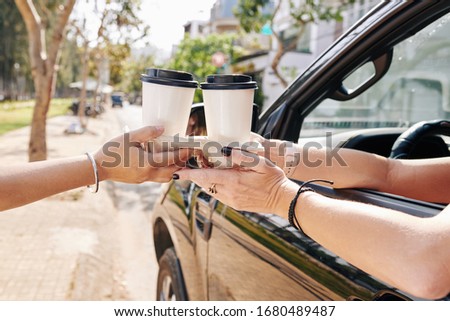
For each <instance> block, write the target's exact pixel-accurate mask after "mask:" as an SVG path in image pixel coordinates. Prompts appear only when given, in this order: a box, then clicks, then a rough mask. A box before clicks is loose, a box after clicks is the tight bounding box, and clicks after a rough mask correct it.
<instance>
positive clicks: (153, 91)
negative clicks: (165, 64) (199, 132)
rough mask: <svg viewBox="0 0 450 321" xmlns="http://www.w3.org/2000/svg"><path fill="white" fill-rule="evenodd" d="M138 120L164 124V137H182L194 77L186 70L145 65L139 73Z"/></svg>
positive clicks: (157, 124) (152, 124)
mask: <svg viewBox="0 0 450 321" xmlns="http://www.w3.org/2000/svg"><path fill="white" fill-rule="evenodd" d="M141 81H142V121H143V125H145V126H164V128H165V130H164V137H168V136H177V135H178V136H180V137H185V134H186V128H187V125H188V119H189V113H190V110H191V105H192V101H193V99H194V93H195V89H196V88H197V87H198V83H197V81H195V80H194V77H193V76H192V74H190V73H187V72H181V71H175V70H166V69H157V68H148V69H147V70H146V73H145V74H142V75H141Z"/></svg>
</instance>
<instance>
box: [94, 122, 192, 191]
mask: <svg viewBox="0 0 450 321" xmlns="http://www.w3.org/2000/svg"><path fill="white" fill-rule="evenodd" d="M163 131H164V128H163V127H151V126H147V127H143V128H140V129H138V130H135V131H131V132H129V133H125V134H123V135H120V136H118V137H116V138H114V139H112V140H110V141H109V142H107V143H106V144H104V145H103V147H102V148H101V149H100V150H98V151H97V152H96V153H95V155H94V158H95V161H96V163H97V166H98V170H99V179H100V180H113V181H119V182H125V183H142V182H145V181H153V182H168V181H170V180H171V179H172V174H173V173H174V172H175V171H177V170H179V169H180V168H181V167H184V166H185V163H186V161H187V160H188V158H189V157H190V155H191V154H192V151H191V150H189V149H179V150H174V151H167V152H147V148H146V144H147V143H148V142H149V141H152V140H154V139H155V138H157V137H159V136H160V135H161V134H162V133H163Z"/></svg>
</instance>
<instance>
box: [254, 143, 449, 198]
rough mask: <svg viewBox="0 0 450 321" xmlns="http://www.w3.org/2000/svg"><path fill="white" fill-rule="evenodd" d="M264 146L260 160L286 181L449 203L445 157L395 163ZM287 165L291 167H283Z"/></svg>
mask: <svg viewBox="0 0 450 321" xmlns="http://www.w3.org/2000/svg"><path fill="white" fill-rule="evenodd" d="M261 139H262V138H261ZM263 145H264V147H265V152H264V155H262V153H261V156H265V157H268V158H269V159H270V160H271V161H273V162H274V163H275V164H277V165H278V166H280V167H281V168H282V169H283V170H284V171H285V173H286V174H287V176H288V177H289V178H294V179H297V180H309V179H314V178H323V179H329V180H332V181H334V182H335V184H334V187H335V188H370V189H374V190H379V191H382V192H387V193H393V194H398V195H403V196H406V197H411V198H415V199H420V200H424V201H429V202H438V203H448V202H450V193H449V192H448V191H450V158H448V157H445V158H435V159H426V160H395V159H389V158H385V157H382V156H379V155H376V154H371V153H366V152H362V151H358V150H352V149H346V148H341V149H333V150H332V149H325V148H317V147H309V148H306V147H300V146H298V145H296V144H293V143H290V142H284V141H279V140H265V141H263ZM285 146H287V147H285ZM289 161H291V166H290V167H289V166H286V164H287V162H288V163H289ZM437 187H439V188H437Z"/></svg>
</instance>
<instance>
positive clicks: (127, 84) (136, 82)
mask: <svg viewBox="0 0 450 321" xmlns="http://www.w3.org/2000/svg"><path fill="white" fill-rule="evenodd" d="M153 66H155V58H154V56H153V55H152V54H150V55H140V56H137V57H130V58H128V59H127V60H126V61H125V63H124V66H123V77H122V82H121V83H120V90H121V91H123V92H125V93H127V94H128V95H129V97H130V100H131V101H132V102H134V101H135V100H136V98H137V97H139V96H140V95H141V91H142V83H141V79H140V75H141V74H143V73H144V72H145V69H146V68H149V67H153Z"/></svg>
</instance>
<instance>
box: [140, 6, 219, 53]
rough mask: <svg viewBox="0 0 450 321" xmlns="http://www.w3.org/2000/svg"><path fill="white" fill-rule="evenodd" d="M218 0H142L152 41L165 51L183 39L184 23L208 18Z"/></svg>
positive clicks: (143, 16) (144, 17)
mask: <svg viewBox="0 0 450 321" xmlns="http://www.w3.org/2000/svg"><path fill="white" fill-rule="evenodd" d="M215 1H216V0H142V13H141V15H140V16H141V17H142V18H143V19H144V21H147V23H148V24H149V26H150V41H151V43H152V44H153V45H154V46H156V47H158V48H160V49H163V50H165V51H170V50H171V49H172V45H174V44H177V43H179V42H180V41H181V40H182V39H183V35H184V28H183V25H184V24H185V23H186V22H188V21H191V20H208V19H209V16H210V9H211V7H212V6H213V4H214V2H215Z"/></svg>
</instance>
